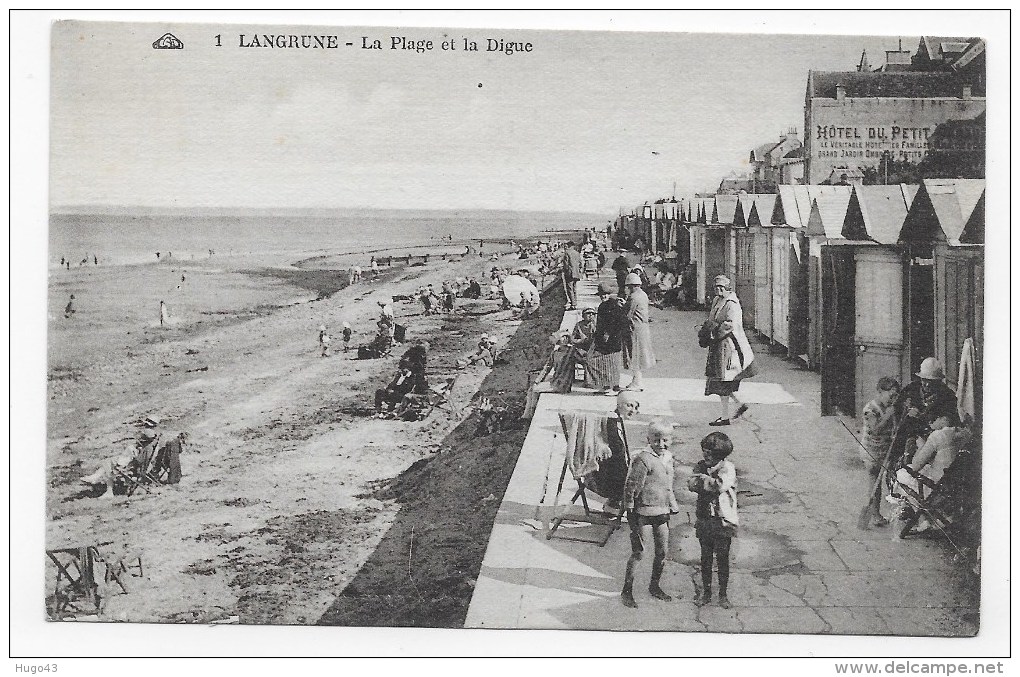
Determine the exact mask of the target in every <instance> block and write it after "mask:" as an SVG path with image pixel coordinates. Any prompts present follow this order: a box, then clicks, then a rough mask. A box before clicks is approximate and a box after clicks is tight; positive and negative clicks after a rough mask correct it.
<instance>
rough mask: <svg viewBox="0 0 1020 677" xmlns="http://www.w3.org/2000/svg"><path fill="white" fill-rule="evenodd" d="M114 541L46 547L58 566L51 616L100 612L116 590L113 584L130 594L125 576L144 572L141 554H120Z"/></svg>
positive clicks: (47, 553)
mask: <svg viewBox="0 0 1020 677" xmlns="http://www.w3.org/2000/svg"><path fill="white" fill-rule="evenodd" d="M111 545H112V543H111V542H109V541H108V542H105V543H97V544H95V545H87V546H78V547H69V548H55V549H52V550H47V551H46V556H47V557H49V559H50V561H51V562H53V564H54V566H55V567H56V582H55V585H54V588H53V596H52V598H51V599H50V600H49V604H48V605H47V611H48V613H49V615H50V617H51V618H53V619H57V620H59V619H62V618H66V617H68V616H75V615H78V614H82V615H92V614H101V613H102V612H103V607H104V605H105V601H106V599H107V598H108V597H109V596H110V594H111V593H112V592H115V591H116V589H115V588H114V587H113V585H114V584H116V586H117V587H119V588H120V591H121V592H122V593H123V594H127V593H128V586H127V584H126V583H125V582H124V579H125V578H126V577H127V576H128V575H129V574H131V573H132V570H137V572H138V573H137V574H136V575H137V576H142V575H143V573H144V571H143V568H142V558H141V556H139V555H137V554H132V555H126V554H121V555H117V554H115V553H114V551H113V549H112V548H110V546H111Z"/></svg>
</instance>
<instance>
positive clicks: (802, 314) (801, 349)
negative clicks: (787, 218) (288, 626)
mask: <svg viewBox="0 0 1020 677" xmlns="http://www.w3.org/2000/svg"><path fill="white" fill-rule="evenodd" d="M787 298H789V309H788V312H789V314H790V321H789V323H788V326H789V337H788V338H789V340H790V344H789V345H788V346H787V349H788V354H790V355H799V356H803V359H804V361H805V362H809V360H808V358H807V352H808V241H807V236H805V235H804V232H803V230H802V229H791V230H790V287H789V292H788V294H787Z"/></svg>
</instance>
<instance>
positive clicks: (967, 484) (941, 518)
mask: <svg viewBox="0 0 1020 677" xmlns="http://www.w3.org/2000/svg"><path fill="white" fill-rule="evenodd" d="M977 465H978V464H977V455H976V453H975V452H973V451H967V450H961V451H960V452H959V453H957V455H956V458H955V459H954V460H953V462H952V463H951V464H950V465H949V467H948V468H946V470H945V472H944V473H943V474H942V477H941V478H939V481H938V482H933V481H932V480H931V479H930V478H928V477H927V476H926V475H924V474H923V473H919V472H916V471H915V470H913V469H912V468H911V467H910V466H904V467H903V469H902V471H903V472H905V473H907V474H908V475H909V476H910V477H911V478H912V479H913V480H914V481H915V482H916V485H914V486H911V485H908V484H904V483H902V482H898V483H897V487H896V489H897V491H898V492H899V494H900V495H901V496H903V497H904V499H905V501H906V503H907V505H908V506H909V507H910V508H911V511H910V512H911V514H910V516H909V517H907V519H905V520H904V521H903V525H902V528H901V529H900V533H899V537H900V538H906V537H908V536H914V535H917V534H920V533H923V532H927V531H929V530H930V529H931V528H934V529H935V530H936V531H937V532H938V533H940V534H942V535H944V536H946V537H947V538H948V537H949V534H948V533H947V532H949V531H950V529H951V528H952V526H953V524H955V523H957V522H959V521H960V520H961V519H964V518H965V517H966V516H967V515H968V514H969V513H970V512H971V511H972V509H976V508H977V505H976V504H977V503H978V499H977V498H976V497H975V496H974V486H975V484H974V482H975V475H974V473H975V472H976V471H977ZM977 472H979V471H977ZM922 518H923V519H924V522H922ZM925 522H927V525H926V524H925Z"/></svg>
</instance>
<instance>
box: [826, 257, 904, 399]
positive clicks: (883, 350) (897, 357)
mask: <svg viewBox="0 0 1020 677" xmlns="http://www.w3.org/2000/svg"><path fill="white" fill-rule="evenodd" d="M847 247H848V246H844V247H842V248H843V249H846V248H847ZM854 249H855V250H856V253H855V255H854V258H855V261H856V272H855V277H856V310H855V314H854V319H855V324H854V326H855V328H854V344H855V347H856V351H857V352H856V362H857V364H856V388H855V391H856V398H855V402H856V407H855V409H854V410H853V412H854V413H855V414H859V413H860V410H861V408H862V407H863V406H864V403H865V402H867V401H868V400H869V399H871V397H873V395H874V392H875V384H876V383H878V379H880V378H881V377H883V376H892V377H893V378H897V379H900V378H902V377H903V376H904V353H905V351H904V341H903V257H902V255H901V254H900V253H899V252H898V251H897V250H895V249H893V248H891V247H886V246H882V245H878V244H862V245H855V246H854ZM847 413H849V412H847Z"/></svg>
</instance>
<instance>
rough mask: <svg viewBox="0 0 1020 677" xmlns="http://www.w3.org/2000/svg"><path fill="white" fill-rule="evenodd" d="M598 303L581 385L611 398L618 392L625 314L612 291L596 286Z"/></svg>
mask: <svg viewBox="0 0 1020 677" xmlns="http://www.w3.org/2000/svg"><path fill="white" fill-rule="evenodd" d="M599 298H600V299H602V303H600V304H599V307H598V311H597V314H596V316H595V335H594V337H593V339H592V345H591V350H589V351H588V359H587V360H586V361H585V369H584V385H585V386H586V387H588V388H594V390H595V392H596V394H601V395H611V394H613V392H614V391H616V390H619V389H620V351H622V350H623V336H624V334H625V333H626V331H627V315H626V313H624V312H623V303H622V302H621V301H620V299H619V298H618V297H617V296H616V292H615V291H613V289H612V288H611V287H610V286H609V285H608V284H606V283H605V282H600V283H599Z"/></svg>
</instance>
